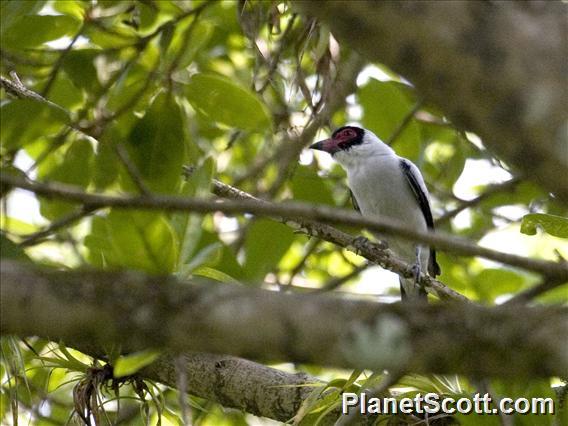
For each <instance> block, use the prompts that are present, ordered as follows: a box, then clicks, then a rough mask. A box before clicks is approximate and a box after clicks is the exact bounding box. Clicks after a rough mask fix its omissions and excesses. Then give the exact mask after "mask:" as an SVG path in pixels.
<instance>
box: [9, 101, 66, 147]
mask: <svg viewBox="0 0 568 426" xmlns="http://www.w3.org/2000/svg"><path fill="white" fill-rule="evenodd" d="M0 116H2V126H0V142H1V145H2V147H3V148H5V149H7V150H10V149H14V148H19V147H21V146H24V145H25V144H27V143H30V142H34V141H35V140H36V139H37V138H39V137H42V136H47V135H50V134H52V133H54V132H56V131H58V130H60V129H61V128H62V126H63V125H65V124H67V123H69V117H68V116H67V114H66V113H65V112H64V111H62V110H60V109H59V108H56V107H53V106H51V105H49V104H47V103H45V102H38V101H34V100H32V99H16V100H14V101H10V102H6V103H4V104H3V105H2V106H1V107H0ZM31 117H33V120H31V119H30V118H31Z"/></svg>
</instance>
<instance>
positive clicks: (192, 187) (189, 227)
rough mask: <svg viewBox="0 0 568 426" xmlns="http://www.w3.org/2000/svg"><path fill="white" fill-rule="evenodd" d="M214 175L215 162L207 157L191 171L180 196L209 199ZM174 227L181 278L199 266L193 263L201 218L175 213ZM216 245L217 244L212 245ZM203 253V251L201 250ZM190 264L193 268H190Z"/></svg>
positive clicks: (199, 216) (199, 234)
mask: <svg viewBox="0 0 568 426" xmlns="http://www.w3.org/2000/svg"><path fill="white" fill-rule="evenodd" d="M214 173H215V161H214V160H213V158H211V157H208V158H207V159H205V160H204V161H203V163H202V164H201V165H200V166H197V167H195V168H194V169H193V171H192V173H191V175H190V176H189V177H188V178H187V180H186V181H185V182H184V184H183V188H182V194H183V196H187V197H210V196H211V190H210V187H211V183H212V179H213V175H214ZM172 220H173V223H174V227H175V229H176V231H177V234H178V236H179V238H180V241H181V250H180V257H179V262H180V265H179V267H178V270H180V271H182V270H183V271H184V272H183V276H185V275H186V274H187V273H189V272H191V270H192V269H193V268H195V267H197V266H198V265H200V264H201V263H199V264H196V263H195V259H193V258H192V257H195V255H196V248H197V245H198V243H199V239H200V237H201V232H202V226H203V216H201V215H195V214H188V213H176V214H174V215H173V219H172ZM213 244H217V243H213ZM202 251H203V250H202ZM189 264H192V265H193V266H190V265H189Z"/></svg>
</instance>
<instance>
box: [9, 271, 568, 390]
mask: <svg viewBox="0 0 568 426" xmlns="http://www.w3.org/2000/svg"><path fill="white" fill-rule="evenodd" d="M0 269H1V276H0V278H1V280H2V286H1V297H0V308H1V311H2V316H1V321H0V331H1V332H2V333H7V334H15V335H18V336H22V337H23V336H30V335H36V336H40V337H44V338H48V339H52V340H63V341H64V342H66V344H67V345H69V346H78V347H84V346H87V345H96V346H97V347H108V346H109V345H111V344H116V345H120V347H121V348H122V350H124V351H128V352H131V351H136V350H140V349H146V348H149V347H153V348H160V349H166V350H171V351H173V352H174V353H180V352H187V351H198V352H212V353H226V354H230V355H235V356H242V357H244V358H249V359H255V360H272V361H289V362H301V363H312V364H318V365H322V366H331V367H343V368H357V369H371V370H382V369H389V370H394V371H412V372H416V373H440V374H454V373H455V374H465V375H469V376H478V377H496V376H499V377H515V378H517V379H518V378H520V377H545V376H554V375H556V376H559V375H562V374H565V372H566V371H567V370H568V351H567V350H566V345H565V336H566V335H568V309H566V308H562V307H554V306H549V307H526V306H519V305H511V306H504V307H495V308H486V307H480V306H476V305H463V304H459V303H452V304H444V305H442V304H440V305H425V304H416V305H413V304H410V303H404V304H380V303H372V302H368V301H359V300H342V299H338V298H336V297H330V296H322V295H317V296H316V295H297V294H282V293H278V292H273V291H267V290H261V289H257V288H251V287H244V286H229V285H220V284H217V283H213V282H209V281H206V282H201V283H197V282H192V283H180V282H178V281H176V280H175V279H173V278H171V277H150V276H146V275H143V274H139V273H133V272H125V273H110V272H93V271H54V270H49V269H37V268H35V267H32V266H31V265H29V264H22V263H18V262H14V261H3V262H2V263H1V268H0ZM441 348H442V349H441ZM512 353H513V354H514V356H511V354H512Z"/></svg>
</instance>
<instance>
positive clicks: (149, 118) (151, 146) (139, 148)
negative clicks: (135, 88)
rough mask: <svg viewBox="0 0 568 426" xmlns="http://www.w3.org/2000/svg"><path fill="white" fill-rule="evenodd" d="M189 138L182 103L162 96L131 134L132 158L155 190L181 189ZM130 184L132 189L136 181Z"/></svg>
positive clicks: (143, 177)
mask: <svg viewBox="0 0 568 426" xmlns="http://www.w3.org/2000/svg"><path fill="white" fill-rule="evenodd" d="M185 140H186V136H185V132H184V129H183V121H182V118H181V111H180V109H179V106H178V105H177V103H176V102H175V100H174V99H173V98H172V97H171V96H169V95H167V94H165V93H162V94H160V95H158V97H157V98H156V99H155V100H154V102H153V103H152V105H151V106H150V109H149V110H148V111H147V112H146V114H145V115H144V117H142V118H141V119H140V120H138V122H137V123H136V124H135V126H134V128H133V129H132V131H131V132H130V135H129V136H128V151H129V153H130V156H131V159H132V160H133V162H134V165H135V166H136V168H137V169H138V172H139V173H140V175H141V177H142V179H143V180H144V182H145V183H146V184H147V185H148V186H149V188H150V189H151V190H153V191H155V192H161V193H175V192H177V189H178V186H179V184H180V182H181V170H182V169H181V167H182V165H183V164H184V162H185V152H186V150H185ZM127 181H128V180H127ZM128 186H129V187H131V188H132V182H130V183H129V184H128Z"/></svg>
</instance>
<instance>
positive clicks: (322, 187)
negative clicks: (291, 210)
mask: <svg viewBox="0 0 568 426" xmlns="http://www.w3.org/2000/svg"><path fill="white" fill-rule="evenodd" d="M314 165H315V164H314ZM326 182H329V179H327V180H325V179H323V178H322V177H321V176H318V174H317V172H316V170H314V168H313V167H308V166H298V167H297V168H296V171H295V172H294V176H293V177H292V192H293V193H294V200H298V201H306V202H310V203H317V204H328V205H331V206H333V205H335V201H334V200H333V195H332V193H331V190H330V188H329V187H328V186H327V185H326Z"/></svg>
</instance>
